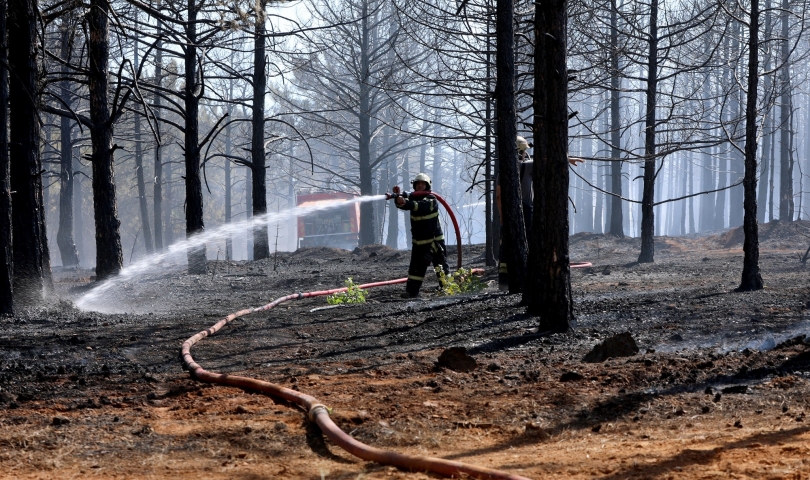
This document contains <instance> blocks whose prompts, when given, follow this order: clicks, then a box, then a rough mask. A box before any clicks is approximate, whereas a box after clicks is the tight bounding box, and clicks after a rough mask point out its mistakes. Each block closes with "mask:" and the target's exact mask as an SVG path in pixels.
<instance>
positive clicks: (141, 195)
mask: <svg viewBox="0 0 810 480" xmlns="http://www.w3.org/2000/svg"><path fill="white" fill-rule="evenodd" d="M134 56H135V70H137V69H138V42H137V41H136V42H135V54H134ZM133 121H134V122H135V125H134V132H133V133H134V135H135V181H136V183H137V187H138V206H139V207H140V213H141V231H143V243H144V246H145V247H146V253H147V254H148V255H151V254H153V253H154V252H155V247H154V244H153V243H152V226H151V225H150V223H149V205H147V202H146V182H145V180H144V173H143V137H142V134H141V116H140V115H138V114H137V113H136V114H135V118H134V119H133Z"/></svg>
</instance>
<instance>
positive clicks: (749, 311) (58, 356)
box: [0, 222, 810, 480]
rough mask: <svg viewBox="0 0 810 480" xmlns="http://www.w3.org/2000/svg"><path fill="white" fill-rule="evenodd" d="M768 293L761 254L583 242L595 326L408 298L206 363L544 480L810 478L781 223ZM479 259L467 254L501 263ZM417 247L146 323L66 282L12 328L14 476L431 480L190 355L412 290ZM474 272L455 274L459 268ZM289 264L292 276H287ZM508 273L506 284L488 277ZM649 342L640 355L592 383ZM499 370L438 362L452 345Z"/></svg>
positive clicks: (801, 278)
mask: <svg viewBox="0 0 810 480" xmlns="http://www.w3.org/2000/svg"><path fill="white" fill-rule="evenodd" d="M760 234H761V245H760V246H761V256H760V265H761V268H762V277H763V279H764V281H765V284H766V288H765V289H764V290H761V291H757V292H749V293H739V292H735V291H734V289H735V287H736V286H737V284H738V283H739V279H740V274H741V270H742V247H741V241H742V235H741V233H740V231H739V230H731V231H726V232H722V233H719V234H715V235H707V236H687V237H678V238H672V237H660V238H656V241H655V245H656V255H655V260H656V261H655V263H652V264H638V263H635V260H636V256H637V252H638V248H639V240H638V239H616V238H611V237H608V236H605V235H592V234H577V235H575V236H573V237H571V260H572V261H575V262H576V261H588V262H592V263H593V267H592V268H586V269H577V270H573V271H572V288H573V294H574V299H575V302H576V303H575V312H576V317H577V322H576V326H575V328H574V329H573V330H572V331H571V332H570V333H567V334H553V335H550V334H545V333H543V332H538V329H537V321H536V319H535V318H532V317H529V316H527V315H526V314H525V313H524V308H522V307H520V306H519V300H520V298H519V297H518V296H510V295H506V294H503V293H501V292H499V291H498V290H497V288H492V287H490V288H488V289H487V290H485V291H483V292H482V293H480V294H476V295H470V296H463V297H461V296H460V297H440V296H436V295H433V294H431V292H430V291H431V290H433V289H435V288H436V281H435V279H434V278H433V277H431V276H429V278H428V281H427V282H426V285H425V288H424V290H426V291H427V292H425V293H426V294H425V295H424V298H422V299H420V300H413V301H411V300H401V299H400V298H399V297H398V294H399V293H400V291H401V290H402V286H401V285H400V286H391V287H383V288H376V289H373V290H371V291H369V297H368V301H367V303H365V304H359V305H353V306H346V307H340V308H335V309H330V310H316V311H312V310H313V309H315V308H318V307H323V306H326V301H325V299H324V297H318V298H313V299H304V300H300V301H294V302H290V303H287V304H283V305H281V306H279V307H278V308H276V309H274V310H271V311H269V312H263V313H257V314H253V315H249V316H245V317H243V318H240V319H238V320H236V321H234V322H233V323H231V324H230V325H228V326H227V327H225V328H223V330H222V331H220V332H219V333H217V334H216V335H213V336H212V337H210V338H206V339H204V340H202V341H201V342H200V343H199V344H197V345H196V346H195V347H194V348H193V350H192V355H193V356H194V358H195V360H196V361H197V362H198V363H199V364H201V365H202V366H203V367H204V368H206V369H207V370H210V371H215V372H227V373H232V374H239V375H244V376H248V377H253V378H258V379H263V380H266V381H270V382H274V383H277V384H280V385H282V386H286V387H292V388H295V389H297V390H299V391H301V392H304V393H308V394H310V395H313V396H315V397H317V398H318V399H319V400H320V401H321V402H322V403H324V404H326V405H328V406H329V407H331V408H332V409H333V412H332V415H333V418H334V419H335V421H336V423H338V425H340V426H341V427H342V428H343V429H344V430H345V431H347V432H349V433H350V434H351V435H352V436H354V437H355V438H357V439H358V440H360V441H362V442H365V443H368V444H370V445H373V446H375V447H379V448H383V449H388V450H393V451H398V452H404V453H412V454H419V455H430V456H439V457H444V458H448V459H453V460H458V461H463V462H468V463H472V464H478V465H482V466H487V467H492V468H499V469H502V470H506V471H509V472H512V473H516V474H520V475H523V476H526V477H529V478H534V479H540V478H544V479H547V478H551V479H555V478H566V479H569V478H574V479H578V478H600V479H620V478H621V479H625V478H654V479H657V478H661V479H665V478H678V479H696V478H701V479H702V478H718V479H720V478H723V479H725V478H755V479H767V478H773V479H776V478H780V479H782V478H790V479H807V478H810V338H809V339H805V337H803V335H805V334H810V266H807V265H803V264H802V263H800V261H799V259H800V257H801V255H802V254H803V253H804V251H805V250H806V249H807V247H808V245H810V223H809V222H795V223H789V224H788V223H779V222H774V223H769V224H765V225H761V226H760ZM481 253H482V250H481V248H480V247H472V248H468V249H465V257H466V258H467V259H469V264H470V265H473V266H477V267H483V258H482V256H481ZM408 259H409V252H408V251H395V250H391V249H388V248H386V247H380V246H376V247H367V248H364V249H360V250H357V251H355V252H354V253H353V252H349V251H342V250H336V249H324V248H319V249H306V250H300V251H298V252H296V253H285V254H280V255H279V256H278V258H277V259H271V260H269V261H259V262H222V261H220V262H210V264H209V274H208V275H196V276H193V275H174V274H166V275H161V276H158V277H153V278H147V279H142V280H141V281H139V282H138V283H132V284H128V285H126V286H125V287H124V288H123V289H120V290H119V291H118V292H117V293H114V294H113V297H112V298H110V299H109V300H110V301H111V302H112V305H113V306H114V307H116V308H118V309H119V310H121V311H129V312H132V313H128V314H101V313H96V312H87V311H81V310H79V309H77V308H76V307H74V306H73V301H74V300H75V299H77V298H78V297H79V296H81V295H82V294H83V293H85V292H86V291H88V289H90V288H91V287H92V283H91V281H90V278H89V272H86V271H85V272H82V271H65V270H63V271H57V272H55V274H54V279H55V282H56V289H57V293H56V295H55V299H54V301H53V303H51V304H50V305H48V306H44V307H37V308H30V309H24V310H23V311H21V312H19V314H18V316H17V317H16V318H13V319H5V320H0V323H1V324H2V333H0V347H1V348H0V425H1V426H2V427H1V428H0V477H2V478H59V479H63V478H115V477H118V478H128V479H129V478H223V479H224V478H228V479H234V478H235V479H263V478H273V479H287V478H289V479H313V480H314V479H347V480H348V479H352V480H355V479H361V478H362V479H397V478H399V479H429V478H436V477H435V476H433V475H429V474H425V473H420V472H408V471H404V470H399V469H396V468H393V467H388V466H382V465H379V464H376V463H369V462H365V461H361V460H358V459H356V458H354V457H352V456H351V455H349V454H347V453H345V452H344V451H342V450H340V449H338V448H337V447H335V446H334V445H332V444H331V443H330V442H329V441H328V440H327V441H325V440H324V439H323V437H322V435H321V434H320V432H319V430H318V429H317V427H313V426H312V425H311V424H310V423H309V422H308V421H307V419H306V416H305V414H304V413H303V412H302V411H301V410H300V409H298V408H295V407H292V406H290V405H287V404H285V403H284V402H282V401H277V400H274V399H273V398H271V397H268V396H265V395H261V394H256V393H251V392H248V391H244V390H241V389H237V388H230V387H222V386H212V385H208V384H204V383H201V382H198V381H195V380H193V379H191V378H190V377H189V374H188V373H187V372H185V371H184V369H183V367H182V362H181V359H180V358H179V349H180V345H181V343H182V342H183V341H185V340H186V339H187V338H189V337H190V336H192V335H194V334H195V333H197V332H199V331H201V330H203V329H205V328H208V327H209V326H211V325H212V324H214V323H215V322H216V321H217V320H219V319H220V318H222V317H224V316H225V315H227V314H229V313H231V312H234V311H237V310H240V309H243V308H246V307H256V306H260V305H264V304H266V303H268V302H270V301H271V300H273V299H274V298H277V297H279V296H282V295H286V294H288V293H292V292H297V291H309V290H320V289H328V288H335V287H340V286H342V284H343V281H344V280H345V279H346V278H347V277H349V276H351V277H353V278H354V280H355V281H356V282H358V283H366V282H372V281H380V280H387V279H391V278H399V277H402V276H404V275H405V273H406V270H407V264H408ZM454 260H455V257H453V256H451V257H450V263H451V264H452V263H454ZM274 265H275V269H274ZM493 278H495V269H494V268H491V267H490V268H488V269H487V279H493ZM622 332H630V333H631V334H632V336H633V338H634V339H635V341H636V343H637V344H638V346H639V348H640V352H639V353H638V354H637V355H634V356H630V357H623V358H611V359H609V360H607V361H604V362H600V363H586V362H584V361H583V357H584V356H585V355H586V354H587V353H588V352H589V351H590V350H591V349H592V348H593V347H594V346H595V345H596V344H598V343H600V342H602V341H604V340H605V339H606V338H608V337H610V336H612V335H615V334H618V333H622ZM456 346H459V347H466V349H467V353H469V354H470V355H471V356H472V357H473V358H475V360H476V361H477V363H478V368H477V369H475V370H473V371H471V372H467V373H462V372H455V371H452V370H449V369H446V368H441V367H439V366H437V363H436V362H437V359H438V357H439V355H440V354H441V353H442V352H443V351H444V349H446V348H448V347H456Z"/></svg>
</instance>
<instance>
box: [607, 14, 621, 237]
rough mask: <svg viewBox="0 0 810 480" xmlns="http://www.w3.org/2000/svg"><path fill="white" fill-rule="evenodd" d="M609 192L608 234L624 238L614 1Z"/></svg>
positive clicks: (611, 51)
mask: <svg viewBox="0 0 810 480" xmlns="http://www.w3.org/2000/svg"><path fill="white" fill-rule="evenodd" d="M610 4H611V9H610V47H611V49H610V69H611V73H610V132H611V133H610V137H611V139H610V143H611V144H612V146H611V152H610V157H611V159H612V162H611V163H610V192H611V193H613V194H614V195H617V196H611V197H610V226H609V230H608V231H609V232H610V234H611V235H614V236H616V237H619V238H624V218H623V215H622V199H621V195H622V162H621V160H619V157H620V156H621V154H622V151H621V142H622V133H621V120H620V118H619V107H620V103H619V101H620V99H619V88H620V87H621V84H620V81H619V80H620V79H619V20H618V16H619V15H618V7H617V5H616V0H612V1H611V2H610Z"/></svg>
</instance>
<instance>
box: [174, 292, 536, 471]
mask: <svg viewBox="0 0 810 480" xmlns="http://www.w3.org/2000/svg"><path fill="white" fill-rule="evenodd" d="M407 280H408V279H407V278H398V279H396V280H388V281H385V282H376V283H367V284H365V285H360V286H359V287H360V288H363V289H367V288H372V287H381V286H385V285H394V284H398V283H405V282H406V281H407ZM346 290H347V288H346V287H344V288H335V289H332V290H321V291H317V292H305V293H293V294H291V295H286V296H284V297H281V298H277V299H276V300H274V301H273V302H271V303H268V304H267V305H264V306H262V307H257V308H248V309H244V310H240V311H238V312H235V313H232V314H230V315H228V316H227V317H225V318H223V319H222V320H220V321H219V322H217V323H216V324H214V325H212V326H211V327H210V328H208V329H206V330H203V331H201V332H199V333H198V334H196V335H194V336H193V337H191V338H189V339H188V340H186V341H185V342H183V347H182V355H183V363H184V364H185V366H186V368H187V369H188V371H189V372H190V373H191V375H192V376H193V377H194V378H196V379H198V380H201V381H204V382H209V383H218V384H222V385H230V386H234V387H240V388H249V389H251V390H256V391H259V392H263V393H266V394H269V395H273V396H275V397H280V398H283V399H284V400H287V401H288V402H291V403H295V404H297V405H299V406H301V407H303V408H304V410H306V411H307V413H308V416H309V418H310V420H311V421H313V422H315V423H316V424H317V425H318V426H319V427H320V428H321V431H322V432H323V434H324V435H325V436H326V437H327V438H328V439H329V440H331V441H332V442H333V443H334V444H335V445H337V446H339V447H340V448H342V449H344V450H346V451H347V452H349V453H351V454H352V455H354V456H356V457H359V458H361V459H363V460H368V461H372V462H377V463H380V464H383V465H393V466H396V467H400V468H404V469H408V470H413V471H426V472H434V473H438V474H441V475H445V476H459V475H461V474H466V475H468V476H470V477H472V478H482V479H491V480H496V479H497V480H528V479H526V477H522V476H519V475H513V474H510V473H507V472H502V471H500V470H493V469H491V468H486V467H479V466H475V465H468V464H465V463H461V462H454V461H452V460H445V459H442V458H434V457H422V456H417V455H407V454H403V453H396V452H389V451H386V450H381V449H379V448H374V447H371V446H369V445H366V444H364V443H361V442H358V441H357V440H355V439H354V438H352V437H351V436H350V435H349V434H347V433H346V432H344V431H343V430H341V429H340V428H339V427H338V426H337V425H335V423H334V422H333V421H332V419H331V418H330V417H329V409H328V408H327V407H326V406H325V405H323V404H321V403H320V402H319V401H318V400H317V399H316V398H315V397H312V396H310V395H307V394H304V393H301V392H298V391H296V390H291V389H289V388H284V387H281V386H279V385H275V384H273V383H269V382H265V381H262V380H256V379H253V378H247V377H240V376H236V375H228V374H222V373H214V372H209V371H207V370H205V369H204V368H202V367H201V366H200V365H199V364H198V363H196V362H195V361H194V358H192V356H191V347H193V346H194V344H196V343H197V342H199V341H200V340H202V339H203V338H205V337H207V336H210V335H213V334H215V333H216V332H217V331H219V330H220V329H221V328H222V327H224V326H225V325H227V324H228V323H230V322H232V321H233V320H235V319H237V318H239V317H241V316H244V315H249V314H251V313H256V312H263V311H267V310H270V309H272V308H274V307H276V306H278V305H280V304H282V303H284V302H287V301H290V300H299V299H302V298H309V297H318V296H322V295H331V294H334V293H338V292H345V291H346Z"/></svg>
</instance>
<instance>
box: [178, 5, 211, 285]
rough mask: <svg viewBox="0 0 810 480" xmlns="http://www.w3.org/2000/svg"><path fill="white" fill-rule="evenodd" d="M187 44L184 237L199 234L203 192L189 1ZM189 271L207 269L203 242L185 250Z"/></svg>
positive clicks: (192, 15) (194, 29)
mask: <svg viewBox="0 0 810 480" xmlns="http://www.w3.org/2000/svg"><path fill="white" fill-rule="evenodd" d="M186 35H187V37H188V44H187V45H186V46H185V52H184V61H185V67H186V75H185V78H186V85H185V91H184V92H183V100H184V103H185V110H186V111H185V120H186V125H185V132H184V133H185V138H184V141H185V150H186V154H185V162H186V237H192V236H194V235H195V234H198V233H202V232H203V230H205V224H204V223H203V195H202V180H201V179H200V144H199V131H200V121H199V110H200V97H199V96H200V95H201V93H202V92H201V90H202V88H203V85H202V82H201V81H200V78H198V77H199V75H198V72H197V3H196V2H195V1H194V0H188V22H187V23H186ZM187 257H188V273H190V274H204V273H206V272H207V270H208V265H207V259H206V255H205V245H202V246H196V247H190V248H189V249H188V252H187Z"/></svg>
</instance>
